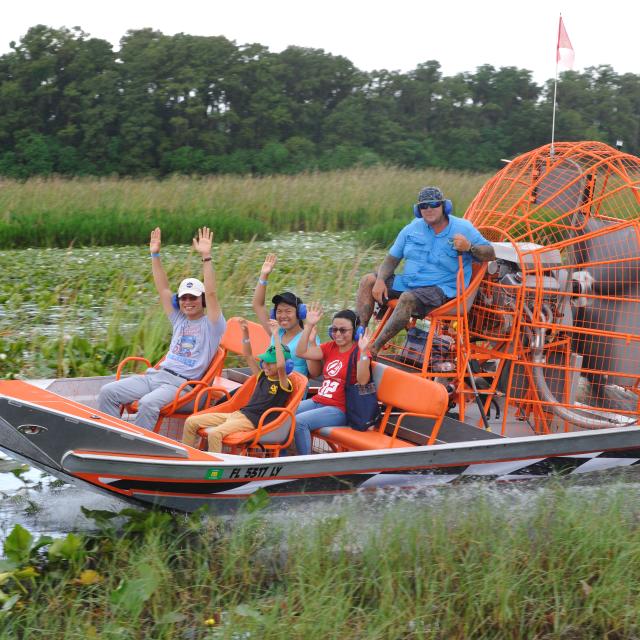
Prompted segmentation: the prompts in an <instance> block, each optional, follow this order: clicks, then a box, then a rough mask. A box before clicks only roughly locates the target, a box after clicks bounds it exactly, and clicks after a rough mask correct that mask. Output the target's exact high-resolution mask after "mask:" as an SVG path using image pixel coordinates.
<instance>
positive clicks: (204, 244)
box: [193, 227, 213, 258]
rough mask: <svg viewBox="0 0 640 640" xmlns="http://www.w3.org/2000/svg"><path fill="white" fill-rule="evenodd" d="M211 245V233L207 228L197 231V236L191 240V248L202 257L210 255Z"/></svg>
mask: <svg viewBox="0 0 640 640" xmlns="http://www.w3.org/2000/svg"><path fill="white" fill-rule="evenodd" d="M212 244H213V233H212V231H211V229H209V227H202V228H200V229H198V235H197V237H195V238H194V239H193V248H194V249H195V250H196V251H197V252H198V253H199V254H200V255H201V256H202V257H203V258H208V257H209V256H210V255H211V245H212Z"/></svg>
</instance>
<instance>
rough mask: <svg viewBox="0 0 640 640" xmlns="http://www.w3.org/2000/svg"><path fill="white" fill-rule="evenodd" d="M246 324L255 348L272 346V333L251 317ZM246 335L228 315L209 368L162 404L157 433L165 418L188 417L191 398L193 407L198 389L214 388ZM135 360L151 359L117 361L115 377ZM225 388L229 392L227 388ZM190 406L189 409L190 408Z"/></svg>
mask: <svg viewBox="0 0 640 640" xmlns="http://www.w3.org/2000/svg"><path fill="white" fill-rule="evenodd" d="M247 325H248V328H249V339H250V340H251V349H252V352H253V353H263V352H264V351H265V349H266V348H267V347H268V346H269V343H270V340H271V337H270V336H269V335H268V334H267V332H266V331H265V330H264V329H263V327H262V325H259V324H258V323H256V322H251V321H247ZM243 337H244V335H243V333H242V329H241V328H240V318H239V317H235V316H234V317H233V318H229V320H227V326H226V328H225V332H224V334H223V335H222V338H221V339H220V346H219V347H218V349H217V350H216V353H215V355H214V356H213V358H212V360H211V362H210V363H209V366H208V367H207V370H206V371H205V373H204V374H203V376H202V377H201V378H200V379H199V380H185V381H184V382H183V383H182V384H181V385H180V386H179V387H178V388H177V389H176V395H175V396H174V398H173V400H172V401H171V402H169V403H167V404H166V405H164V407H162V409H161V410H160V415H159V416H158V420H157V422H156V424H155V425H154V428H153V430H154V431H155V432H156V433H158V432H159V431H160V428H161V426H162V422H163V421H164V420H165V418H173V417H177V418H186V417H187V416H188V415H190V414H191V412H192V409H191V407H190V405H191V404H192V402H193V405H192V406H193V407H195V408H197V407H198V406H199V405H198V396H199V392H200V391H202V390H203V389H207V388H209V389H211V386H212V383H213V381H214V379H215V378H216V377H217V376H220V375H221V373H222V368H223V366H224V363H225V359H226V358H227V355H228V354H229V353H233V354H236V355H240V354H241V353H242V338H243ZM163 360H164V358H162V359H161V360H159V361H158V362H157V363H156V364H155V365H154V368H156V369H157V368H158V367H159V365H160V363H161V362H162V361H163ZM132 362H142V363H143V364H145V365H146V366H147V368H151V363H150V362H149V360H147V359H146V358H141V357H139V356H130V357H128V358H125V359H124V360H122V362H120V364H119V365H118V368H117V370H116V380H119V379H120V377H121V376H122V372H123V370H124V368H125V367H126V366H127V365H129V364H131V363H132ZM220 389H222V388H219V389H217V391H218V393H217V396H216V397H218V398H219V397H221V394H220V393H219V392H220ZM224 391H225V393H226V390H224ZM209 397H211V393H210V394H209ZM194 400H195V402H194ZM188 406H189V409H187V407H188ZM124 409H126V410H127V411H128V412H130V413H133V412H135V411H136V410H137V403H136V402H132V403H131V404H129V405H127V406H126V407H123V410H124Z"/></svg>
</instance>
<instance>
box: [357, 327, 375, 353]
mask: <svg viewBox="0 0 640 640" xmlns="http://www.w3.org/2000/svg"><path fill="white" fill-rule="evenodd" d="M372 335H373V333H372V332H371V329H369V327H367V328H366V329H365V330H364V333H363V334H362V335H361V336H360V339H359V340H358V349H360V353H366V352H367V350H368V349H369V344H371V336H372Z"/></svg>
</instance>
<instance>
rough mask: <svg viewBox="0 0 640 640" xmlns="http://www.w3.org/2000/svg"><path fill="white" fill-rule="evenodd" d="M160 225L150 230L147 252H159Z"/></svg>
mask: <svg viewBox="0 0 640 640" xmlns="http://www.w3.org/2000/svg"><path fill="white" fill-rule="evenodd" d="M161 235H162V234H161V233H160V227H156V228H155V229H154V230H153V231H152V232H151V239H150V240H149V252H150V253H160V245H161V244H162V242H161V240H162V237H161Z"/></svg>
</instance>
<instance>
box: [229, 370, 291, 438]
mask: <svg viewBox="0 0 640 640" xmlns="http://www.w3.org/2000/svg"><path fill="white" fill-rule="evenodd" d="M287 383H288V388H286V389H284V388H283V387H281V386H280V380H279V379H278V378H275V379H274V380H272V379H271V378H268V377H267V376H266V375H265V373H264V371H261V372H260V373H259V374H258V382H256V388H255V389H254V390H253V394H252V395H251V398H249V402H247V404H246V405H245V406H244V407H243V408H242V409H240V412H241V413H243V414H244V415H245V416H246V417H247V418H249V420H251V422H253V426H254V427H257V426H258V422H260V416H261V415H262V414H263V413H264V412H265V411H266V410H267V409H271V407H284V405H285V404H286V403H287V400H288V399H289V396H290V395H291V392H292V391H293V385H292V384H291V380H289V379H288V378H287ZM277 417H278V414H277V413H275V412H274V413H272V414H270V415H268V416H267V419H266V420H265V424H269V422H271V421H272V420H275V419H276V418H277Z"/></svg>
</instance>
